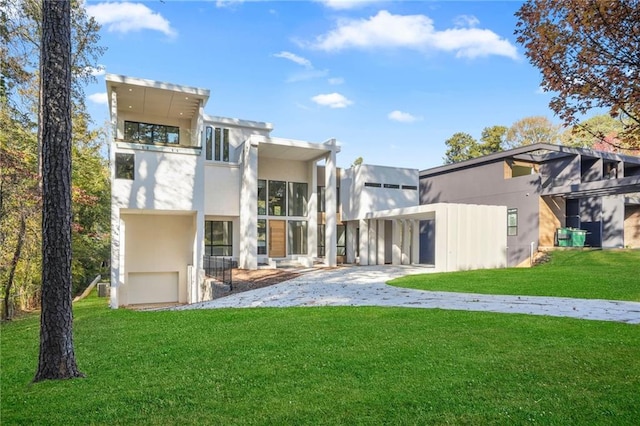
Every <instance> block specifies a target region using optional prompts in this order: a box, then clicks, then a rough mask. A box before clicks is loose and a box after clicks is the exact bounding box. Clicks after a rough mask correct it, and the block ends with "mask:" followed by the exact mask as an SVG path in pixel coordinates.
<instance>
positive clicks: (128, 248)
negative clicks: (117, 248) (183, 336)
mask: <svg viewBox="0 0 640 426" xmlns="http://www.w3.org/2000/svg"><path fill="white" fill-rule="evenodd" d="M154 213H155V212H154ZM120 218H121V235H123V236H124V255H123V256H122V257H121V258H124V283H123V285H122V286H121V287H120V289H119V291H118V299H119V300H118V305H119V306H124V305H136V304H146V303H187V301H188V291H187V288H188V277H187V275H188V269H189V265H191V264H193V249H194V242H195V238H196V223H195V220H196V219H195V214H189V213H185V214H176V213H174V212H171V213H170V214H169V213H165V214H146V213H143V214H138V213H123V214H121V216H120Z"/></svg>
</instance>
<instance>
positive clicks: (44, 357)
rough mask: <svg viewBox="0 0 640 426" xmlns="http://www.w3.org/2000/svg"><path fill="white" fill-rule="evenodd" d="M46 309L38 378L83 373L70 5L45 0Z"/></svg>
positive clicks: (42, 58) (42, 67) (42, 63)
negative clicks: (74, 241)
mask: <svg viewBox="0 0 640 426" xmlns="http://www.w3.org/2000/svg"><path fill="white" fill-rule="evenodd" d="M40 48H41V51H40V72H41V76H42V78H41V81H42V84H41V87H40V90H41V96H42V102H41V104H42V122H41V123H40V125H41V126H42V131H41V132H40V134H41V138H42V303H41V304H42V311H41V315H40V356H39V359H38V370H37V371H36V375H35V378H34V379H33V380H34V382H39V381H42V380H47V379H68V378H72V377H82V373H80V372H79V371H78V367H77V365H76V359H75V353H74V347H73V312H72V305H71V134H72V133H71V132H72V128H71V8H70V2H69V1H68V0H44V1H43V3H42V42H41V47H40Z"/></svg>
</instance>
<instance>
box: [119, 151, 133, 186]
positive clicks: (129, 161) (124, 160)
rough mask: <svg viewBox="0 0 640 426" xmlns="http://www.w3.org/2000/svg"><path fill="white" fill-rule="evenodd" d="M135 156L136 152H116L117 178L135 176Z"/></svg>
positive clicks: (130, 178) (131, 177) (131, 178)
mask: <svg viewBox="0 0 640 426" xmlns="http://www.w3.org/2000/svg"><path fill="white" fill-rule="evenodd" d="M135 162H136V160H135V156H134V154H127V153H121V152H117V153H116V165H115V169H116V179H127V180H133V179H134V177H135Z"/></svg>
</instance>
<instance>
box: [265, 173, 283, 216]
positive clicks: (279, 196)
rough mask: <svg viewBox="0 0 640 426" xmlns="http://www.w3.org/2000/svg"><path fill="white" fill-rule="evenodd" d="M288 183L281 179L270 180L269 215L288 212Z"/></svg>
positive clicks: (281, 214) (279, 214) (280, 214)
mask: <svg viewBox="0 0 640 426" xmlns="http://www.w3.org/2000/svg"><path fill="white" fill-rule="evenodd" d="M286 207H287V184H286V182H283V181H280V180H270V181H269V206H268V209H269V216H285V215H286V214H287V209H286Z"/></svg>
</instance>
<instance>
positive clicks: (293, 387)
mask: <svg viewBox="0 0 640 426" xmlns="http://www.w3.org/2000/svg"><path fill="white" fill-rule="evenodd" d="M37 340H38V316H37V315H30V316H27V317H25V318H22V319H20V320H16V321H13V322H12V323H9V324H3V325H2V328H1V346H0V349H1V362H2V363H1V371H2V377H1V385H0V386H1V389H0V390H1V412H0V420H1V421H0V422H1V423H2V425H15V424H20V425H26V424H60V425H62V424H64V425H70V424H110V425H111V424H162V425H173V424H274V425H283V424H313V425H316V424H473V425H475V424H496V423H498V424H524V423H539V424H615V425H623V424H628V425H632V424H633V425H635V424H637V421H638V418H640V392H639V389H640V327H638V326H634V325H628V324H621V323H612V322H599V321H580V320H574V319H563V318H550V317H538V316H526V315H507V314H493V313H477V312H455V311H442V310H428V309H402V308H350V307H340V308H329V307H327V308H290V309H225V310H208V311H207V310H201V311H182V312H134V311H128V310H115V311H114V310H109V309H108V308H107V307H106V301H105V300H104V299H97V298H95V297H92V298H89V299H87V300H85V301H82V302H80V303H78V304H77V305H76V307H75V343H76V354H77V358H78V362H79V366H80V369H81V370H82V371H83V372H84V373H85V374H86V375H87V377H86V378H85V379H75V380H69V381H61V382H44V383H38V384H30V381H31V379H32V378H33V375H34V372H35V369H36V362H37V356H38V348H37Z"/></svg>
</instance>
